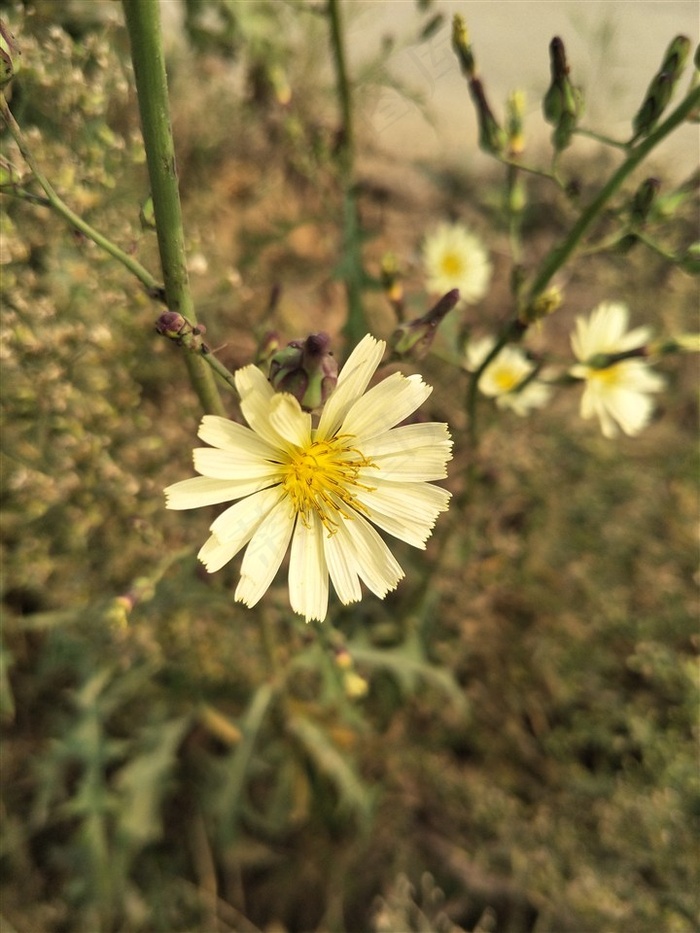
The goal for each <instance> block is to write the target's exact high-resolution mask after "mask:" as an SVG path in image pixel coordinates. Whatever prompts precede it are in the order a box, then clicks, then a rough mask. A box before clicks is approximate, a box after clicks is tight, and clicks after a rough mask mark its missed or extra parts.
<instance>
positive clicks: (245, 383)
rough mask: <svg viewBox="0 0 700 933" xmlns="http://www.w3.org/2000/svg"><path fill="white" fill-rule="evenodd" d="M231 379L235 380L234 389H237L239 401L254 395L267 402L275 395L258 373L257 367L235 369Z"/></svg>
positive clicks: (262, 376)
mask: <svg viewBox="0 0 700 933" xmlns="http://www.w3.org/2000/svg"><path fill="white" fill-rule="evenodd" d="M233 378H234V379H235V382H236V388H237V389H238V394H239V395H240V397H241V399H244V398H245V397H246V396H248V395H251V394H255V395H260V396H262V398H264V399H267V400H268V401H269V400H270V399H271V398H272V396H273V395H274V394H275V390H274V389H273V388H272V386H271V385H270V383H269V382H268V381H267V379H266V378H265V376H264V375H263V374H262V373H261V372H260V370H259V369H258V367H257V366H253V365H252V364H251V365H250V366H242V367H241V368H240V369H237V370H236V372H235V373H234V377H233Z"/></svg>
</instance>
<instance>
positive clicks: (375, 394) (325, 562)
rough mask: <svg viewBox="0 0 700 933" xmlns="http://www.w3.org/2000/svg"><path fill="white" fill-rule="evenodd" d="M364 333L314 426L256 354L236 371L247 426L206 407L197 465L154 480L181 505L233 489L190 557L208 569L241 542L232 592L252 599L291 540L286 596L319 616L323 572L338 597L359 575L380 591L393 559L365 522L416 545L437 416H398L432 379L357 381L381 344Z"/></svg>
mask: <svg viewBox="0 0 700 933" xmlns="http://www.w3.org/2000/svg"><path fill="white" fill-rule="evenodd" d="M384 349H385V345H384V343H383V341H378V340H375V339H374V338H373V337H371V336H366V337H364V338H363V340H361V341H360V343H359V344H358V346H357V347H356V348H355V350H354V351H353V352H352V353H351V355H350V357H349V359H348V361H347V362H346V364H345V366H344V367H343V369H342V371H341V373H340V375H339V376H338V382H337V385H336V388H335V389H334V391H333V392H332V393H331V395H330V396H329V398H328V400H327V401H326V403H325V406H324V408H323V411H322V413H321V415H320V418H319V420H318V424H317V425H316V426H315V427H314V426H313V423H312V416H311V415H310V414H308V413H307V412H304V411H303V410H302V408H301V406H300V405H299V402H298V401H297V399H296V398H294V397H293V396H291V395H289V394H287V393H278V392H275V391H274V389H273V388H272V386H271V385H270V384H269V382H268V381H267V380H266V379H265V377H264V376H263V374H262V373H261V372H260V370H259V369H257V367H255V366H245V367H243V368H242V369H239V370H238V371H237V372H236V374H235V380H236V388H237V389H238V392H239V395H240V397H241V410H242V412H243V415H244V417H245V419H246V421H247V422H248V425H249V427H246V426H244V425H240V424H237V423H236V422H233V421H229V420H227V419H226V418H220V417H216V416H213V415H206V416H205V417H204V418H203V419H202V423H201V426H200V429H199V436H200V437H201V438H202V440H204V441H206V442H207V443H209V444H211V445H212V447H204V448H198V449H196V450H195V451H194V466H195V469H196V470H197V472H198V473H200V474H202V475H201V476H198V477H195V478H193V479H186V480H183V481H181V482H179V483H175V484H173V485H172V486H169V487H168V488H167V489H166V490H165V494H166V497H167V506H168V508H171V509H190V508H197V507H199V506H204V505H214V504H217V503H220V502H227V501H230V500H237V501H235V504H234V505H231V506H229V508H227V509H226V510H225V511H224V512H222V514H221V515H219V517H218V518H217V519H216V520H215V521H214V522H213V524H212V525H211V532H212V534H211V537H210V538H209V539H208V540H207V541H206V543H205V544H204V546H203V547H202V548H201V550H200V552H199V555H198V556H199V559H200V560H201V561H202V562H203V563H204V565H205V566H206V568H207V570H208V571H209V572H210V573H213V572H214V571H215V570H219V569H220V568H221V567H223V566H224V564H226V563H228V561H230V560H231V558H233V557H234V556H235V555H236V554H237V553H238V552H239V551H240V550H241V549H242V548H244V547H245V546H246V545H247V549H246V552H245V555H244V557H243V562H242V565H241V578H240V581H239V583H238V586H237V588H236V592H235V599H236V600H238V601H239V602H242V603H244V604H245V605H247V606H254V605H255V604H256V603H257V602H258V600H259V599H260V598H261V596H262V595H263V594H264V593H265V591H266V590H267V589H268V587H269V586H270V584H271V583H272V580H273V578H274V576H275V574H276V573H277V570H278V569H279V567H280V564H281V563H282V560H283V558H284V555H285V553H286V551H287V548H288V547H289V545H290V542H291V549H290V561H289V597H290V602H291V606H292V609H293V610H294V611H295V612H298V613H300V614H301V615H303V616H305V617H306V619H307V620H308V619H323V618H324V617H325V615H326V612H327V609H328V581H329V578H330V581H331V582H332V584H333V587H334V589H335V591H336V593H337V594H338V597H339V598H340V601H341V602H342V603H346V604H347V603H352V602H356V601H357V600H359V599H360V598H361V595H362V594H361V589H360V580H362V581H363V582H364V583H365V585H366V586H367V587H368V589H370V590H371V591H372V592H373V593H374V594H375V595H377V596H379V597H380V598H383V597H384V596H386V594H387V593H388V592H389V591H390V590H393V589H395V587H396V586H397V584H398V582H399V580H400V579H401V578H402V577H403V571H402V569H401V567H400V566H399V564H398V562H397V561H396V559H395V558H394V556H393V555H392V553H391V551H390V550H389V548H388V547H387V545H386V544H385V543H384V541H383V539H382V538H381V536H380V535H379V533H378V532H377V530H376V529H375V527H374V526H375V525H376V526H378V527H379V528H381V529H382V530H383V531H386V532H388V533H389V534H391V535H394V537H396V538H400V539H401V540H402V541H406V542H408V543H409V544H412V545H414V546H415V547H419V548H424V547H425V542H426V540H427V539H428V537H429V536H430V534H431V532H432V528H433V526H434V524H435V521H436V519H437V516H438V514H439V513H440V512H442V511H444V510H445V509H447V506H448V502H449V498H450V494H449V493H448V492H447V491H446V490H444V489H441V488H439V487H438V486H434V485H432V484H431V482H430V481H431V480H436V479H442V478H443V477H444V476H445V475H446V470H445V464H446V463H447V461H448V460H449V459H450V458H451V448H452V441H451V440H450V435H449V432H448V430H447V425H445V424H439V423H425V424H408V425H401V426H399V427H397V425H399V423H400V422H401V421H403V420H404V419H405V418H407V417H408V416H409V415H410V414H411V413H412V412H414V411H415V410H416V409H417V408H418V407H419V405H421V404H422V403H423V402H424V401H425V400H426V399H427V397H428V396H429V395H430V393H431V391H432V389H431V387H430V386H428V385H426V384H425V383H424V382H423V381H422V380H421V378H420V376H408V377H407V376H404V375H403V374H401V373H394V374H393V375H391V376H389V377H388V378H386V379H384V380H383V381H382V382H380V383H378V384H377V385H376V386H374V387H373V388H371V389H369V390H368V391H366V392H365V390H366V389H367V386H368V384H369V381H370V379H371V378H372V376H373V374H374V372H375V370H376V369H377V366H378V365H379V362H380V360H381V358H382V355H383V353H384Z"/></svg>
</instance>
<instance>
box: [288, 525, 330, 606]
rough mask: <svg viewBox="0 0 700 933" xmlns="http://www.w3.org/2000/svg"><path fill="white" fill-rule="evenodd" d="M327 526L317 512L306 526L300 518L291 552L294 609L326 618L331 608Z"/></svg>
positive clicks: (291, 592)
mask: <svg viewBox="0 0 700 933" xmlns="http://www.w3.org/2000/svg"><path fill="white" fill-rule="evenodd" d="M324 534H325V530H324V528H323V525H322V524H321V520H320V518H319V517H318V515H317V514H316V513H315V512H312V514H311V520H310V524H309V526H308V527H307V526H306V525H305V524H304V522H302V521H301V519H298V520H297V524H296V528H295V530H294V537H293V538H292V548H291V552H290V555H289V602H290V605H291V607H292V609H293V610H294V611H295V612H298V613H300V615H303V616H304V617H305V618H306V620H307V622H308V621H310V620H311V619H318V620H319V621H321V622H322V621H323V620H324V619H325V617H326V613H327V612H328V567H327V566H326V558H325V554H324V548H323V536H324Z"/></svg>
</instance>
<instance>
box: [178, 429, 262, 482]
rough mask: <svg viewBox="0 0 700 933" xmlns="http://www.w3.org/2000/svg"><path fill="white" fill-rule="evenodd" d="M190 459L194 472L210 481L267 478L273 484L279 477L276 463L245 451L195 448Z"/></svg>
mask: <svg viewBox="0 0 700 933" xmlns="http://www.w3.org/2000/svg"><path fill="white" fill-rule="evenodd" d="M251 433H252V432H251ZM192 458H193V460H194V468H195V470H196V471H197V472H198V473H201V474H202V476H210V477H212V479H230V480H236V481H240V480H245V481H250V480H260V479H267V478H269V479H270V482H273V481H274V478H275V477H279V475H280V467H279V464H278V463H270V462H269V460H262V459H261V458H260V457H259V456H258V455H257V454H249V453H247V451H239V452H238V453H234V452H233V451H231V450H218V449H217V448H215V447H196V448H195V449H194V450H193V451H192ZM259 488H260V486H258V489H259Z"/></svg>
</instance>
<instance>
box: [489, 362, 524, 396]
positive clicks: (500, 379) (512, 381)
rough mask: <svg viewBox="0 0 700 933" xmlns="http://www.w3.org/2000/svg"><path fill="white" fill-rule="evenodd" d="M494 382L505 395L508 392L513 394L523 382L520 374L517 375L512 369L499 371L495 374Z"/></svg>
mask: <svg viewBox="0 0 700 933" xmlns="http://www.w3.org/2000/svg"><path fill="white" fill-rule="evenodd" d="M493 379H494V382H495V383H496V385H497V386H498V388H499V389H500V390H501V392H503V393H504V394H505V393H506V392H511V391H512V390H513V389H514V388H515V387H516V386H517V385H518V383H520V382H521V381H522V377H521V375H520V374H519V373H516V372H515V371H514V370H512V369H506V368H503V369H499V370H497V371H496V372H495V373H494V376H493Z"/></svg>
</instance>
